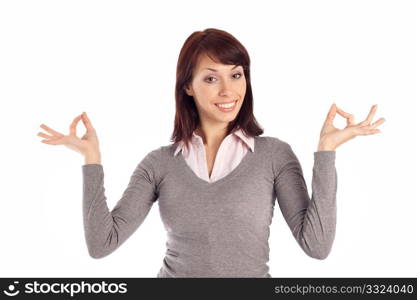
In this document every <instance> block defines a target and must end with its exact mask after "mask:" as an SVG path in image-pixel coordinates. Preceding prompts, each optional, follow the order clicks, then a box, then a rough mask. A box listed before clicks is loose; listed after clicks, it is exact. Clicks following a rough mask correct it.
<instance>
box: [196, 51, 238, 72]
mask: <svg viewBox="0 0 417 300" xmlns="http://www.w3.org/2000/svg"><path fill="white" fill-rule="evenodd" d="M231 67H234V65H225V64H222V63H218V62H215V61H214V60H212V59H211V58H210V57H209V56H208V55H207V54H204V55H201V56H200V57H199V59H198V61H197V65H196V70H197V72H201V71H204V70H205V69H206V68H212V69H216V70H219V71H229V70H230V69H231Z"/></svg>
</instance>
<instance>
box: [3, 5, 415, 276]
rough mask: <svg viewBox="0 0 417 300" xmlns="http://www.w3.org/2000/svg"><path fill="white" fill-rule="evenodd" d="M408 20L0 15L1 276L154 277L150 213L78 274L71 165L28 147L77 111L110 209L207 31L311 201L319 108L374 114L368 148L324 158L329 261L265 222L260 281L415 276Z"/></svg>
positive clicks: (166, 134)
mask: <svg viewBox="0 0 417 300" xmlns="http://www.w3.org/2000/svg"><path fill="white" fill-rule="evenodd" d="M416 15H417V9H416V2H414V1H364V0H361V1H352V0H351V1H334V0H332V1H294V0H292V1H242V0H239V1H217V0H212V1H178V0H177V1H152V2H151V1H148V2H143V1H85V0H83V1H56V0H54V1H2V2H0V43H1V44H0V103H1V106H0V107H1V108H0V112H1V117H0V125H1V148H0V149H1V156H0V170H1V171H0V176H1V178H0V182H1V197H0V199H1V200H0V201H1V202H0V204H1V208H0V211H1V217H0V236H1V242H0V243H1V246H0V276H3V277H6V276H7V277H8V276H10V277H24V276H45V277H46V276H51V277H67V276H74V277H76V276H84V277H90V276H100V277H113V276H115V277H116V276H125V277H156V275H157V272H158V271H159V268H160V267H161V266H162V260H163V257H164V254H165V240H166V234H165V229H164V227H163V225H162V222H161V220H160V216H159V210H158V206H157V204H156V205H154V206H153V207H152V210H151V212H150V213H149V215H148V217H147V218H146V219H145V221H144V223H143V224H142V226H141V227H140V228H139V229H138V230H137V231H136V232H135V233H134V234H133V235H132V236H131V237H130V238H129V239H128V240H127V241H126V242H125V244H123V245H122V246H121V247H120V248H119V249H118V250H116V251H115V252H114V253H112V254H111V255H109V256H107V257H105V258H103V259H99V260H95V259H93V258H91V257H90V256H89V255H88V252H87V247H86V244H85V240H84V231H83V223H82V176H81V175H82V173H81V166H82V165H83V164H84V159H83V157H82V156H81V155H80V154H79V153H77V152H74V151H72V150H70V149H68V148H66V147H64V146H52V145H46V144H43V143H41V142H40V141H41V140H42V138H40V137H39V136H37V133H38V132H39V131H43V130H42V129H41V128H40V127H39V125H40V124H42V123H44V124H46V125H48V126H50V127H51V128H53V129H55V130H57V131H60V132H62V133H65V134H68V130H69V125H70V123H71V122H72V120H73V119H74V118H75V117H76V116H77V115H79V114H81V113H82V112H83V111H86V112H87V113H88V114H89V116H90V119H91V121H92V123H93V126H94V127H95V128H96V130H97V132H98V135H99V140H100V146H101V147H100V149H101V152H102V164H103V166H104V171H105V193H106V196H107V201H108V205H109V207H110V208H112V207H113V206H114V205H115V204H116V202H117V201H118V200H119V199H120V197H121V195H122V193H123V191H124V189H125V188H126V187H127V184H128V181H129V178H130V176H131V174H132V172H133V170H134V168H135V167H136V165H137V163H138V162H139V161H140V160H141V159H142V158H143V157H144V156H145V155H146V154H147V153H149V152H150V151H151V150H153V149H156V148H158V147H160V146H162V145H168V144H169V143H170V141H169V139H170V136H171V133H172V130H173V121H174V113H175V106H174V104H175V102H174V101H175V99H174V86H175V71H176V64H177V59H178V54H179V51H180V49H181V47H182V45H183V43H184V42H185V39H186V38H187V37H188V36H189V35H190V34H191V33H192V32H194V31H197V30H203V29H205V28H208V27H214V28H218V29H222V30H226V31H227V32H229V33H231V34H232V35H234V36H235V37H236V38H237V39H238V40H239V41H240V42H241V43H242V44H243V45H244V46H245V47H246V48H247V50H248V52H249V54H250V57H251V76H252V88H253V95H254V107H255V108H254V113H255V116H256V118H257V119H258V121H259V123H260V124H261V125H262V127H263V128H264V129H265V133H264V135H266V136H275V137H278V138H280V139H282V140H284V141H286V142H288V143H289V144H290V145H291V146H292V147H293V150H294V152H295V153H296V155H297V156H298V158H299V160H300V162H301V164H302V166H303V171H304V175H305V179H306V182H307V185H308V188H309V192H310V195H311V178H312V166H313V153H314V151H316V150H317V143H318V138H319V133H320V129H321V127H322V124H323V122H324V119H325V117H326V115H327V112H328V110H329V108H330V105H331V104H332V102H333V101H335V102H336V104H337V105H338V106H339V107H340V108H342V109H343V110H345V111H347V112H349V113H352V114H354V115H355V120H356V121H357V122H360V121H362V120H364V119H365V118H366V117H367V115H368V113H369V110H370V108H371V106H372V105H373V104H378V110H377V113H376V115H375V118H374V121H376V120H377V119H379V118H380V117H384V118H385V119H386V122H385V123H384V124H382V125H381V126H380V127H379V129H381V131H382V132H381V133H379V134H376V135H369V136H359V137H357V138H355V139H353V140H351V141H349V142H347V143H345V144H343V145H341V146H340V147H339V148H338V149H337V150H336V168H337V173H338V191H337V203H338V219H337V233H336V239H335V242H334V244H333V248H332V252H331V253H330V256H329V257H328V258H327V259H325V260H323V261H320V260H315V259H313V258H310V257H308V256H307V255H306V254H304V252H303V251H302V250H301V248H300V247H299V246H298V244H297V243H296V241H295V239H294V238H293V237H292V235H291V232H290V230H289V228H288V226H287V224H286V223H285V222H284V219H283V217H282V215H281V212H280V211H279V209H278V206H276V207H275V214H274V219H273V224H272V226H271V237H270V249H271V252H270V262H269V266H270V273H271V275H272V276H273V277H301V276H306V277H309V276H312V277H316V276H317V277H318V276H329V277H344V276H347V277H354V276H365V277H367V276H377V277H382V276H395V277H396V276H416V275H417V262H416V256H415V254H416V252H417V242H416V228H417V226H416V225H417V224H416V223H417V221H416V209H417V204H416V200H417V197H416V193H415V187H416V183H417V180H416V171H415V170H416V153H417V151H416V146H415V142H414V139H415V136H416V134H415V132H416V125H415V108H416V100H417V89H416V83H417V55H416V53H417V44H416V36H417V30H416V29H417V18H416ZM345 124H346V121H345V120H344V119H343V118H342V117H340V116H337V117H336V119H335V125H336V126H337V127H339V128H343V127H344V126H345ZM43 132H44V131H43ZM84 132H85V129H84V127H83V125H82V123H81V122H80V123H79V125H78V133H79V136H82V135H83V134H84Z"/></svg>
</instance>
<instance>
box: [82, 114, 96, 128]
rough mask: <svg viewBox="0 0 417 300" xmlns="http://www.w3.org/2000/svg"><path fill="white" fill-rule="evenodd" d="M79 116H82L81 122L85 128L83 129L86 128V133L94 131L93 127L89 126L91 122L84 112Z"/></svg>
mask: <svg viewBox="0 0 417 300" xmlns="http://www.w3.org/2000/svg"><path fill="white" fill-rule="evenodd" d="M81 116H82V120H83V123H84V126H85V128H87V132H91V131H94V127H93V125H91V121H90V119H89V118H88V117H87V114H86V112H83V113H82V115H81Z"/></svg>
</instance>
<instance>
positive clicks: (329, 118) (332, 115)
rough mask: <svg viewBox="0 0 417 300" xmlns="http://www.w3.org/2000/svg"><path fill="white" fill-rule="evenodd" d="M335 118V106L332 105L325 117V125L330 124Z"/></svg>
mask: <svg viewBox="0 0 417 300" xmlns="http://www.w3.org/2000/svg"><path fill="white" fill-rule="evenodd" d="M335 116H336V104H334V103H333V104H332V106H331V107H330V110H329V112H328V113H327V117H326V121H325V123H326V124H332V123H333V120H334V118H335Z"/></svg>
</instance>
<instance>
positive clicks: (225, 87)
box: [219, 80, 233, 96]
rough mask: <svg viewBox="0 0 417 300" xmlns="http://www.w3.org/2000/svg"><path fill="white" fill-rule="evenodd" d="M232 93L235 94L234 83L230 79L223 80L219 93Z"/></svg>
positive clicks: (225, 94) (223, 94)
mask: <svg viewBox="0 0 417 300" xmlns="http://www.w3.org/2000/svg"><path fill="white" fill-rule="evenodd" d="M231 94H233V88H232V83H231V82H229V81H228V80H222V82H221V84H220V91H219V95H220V96H230V95H231Z"/></svg>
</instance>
